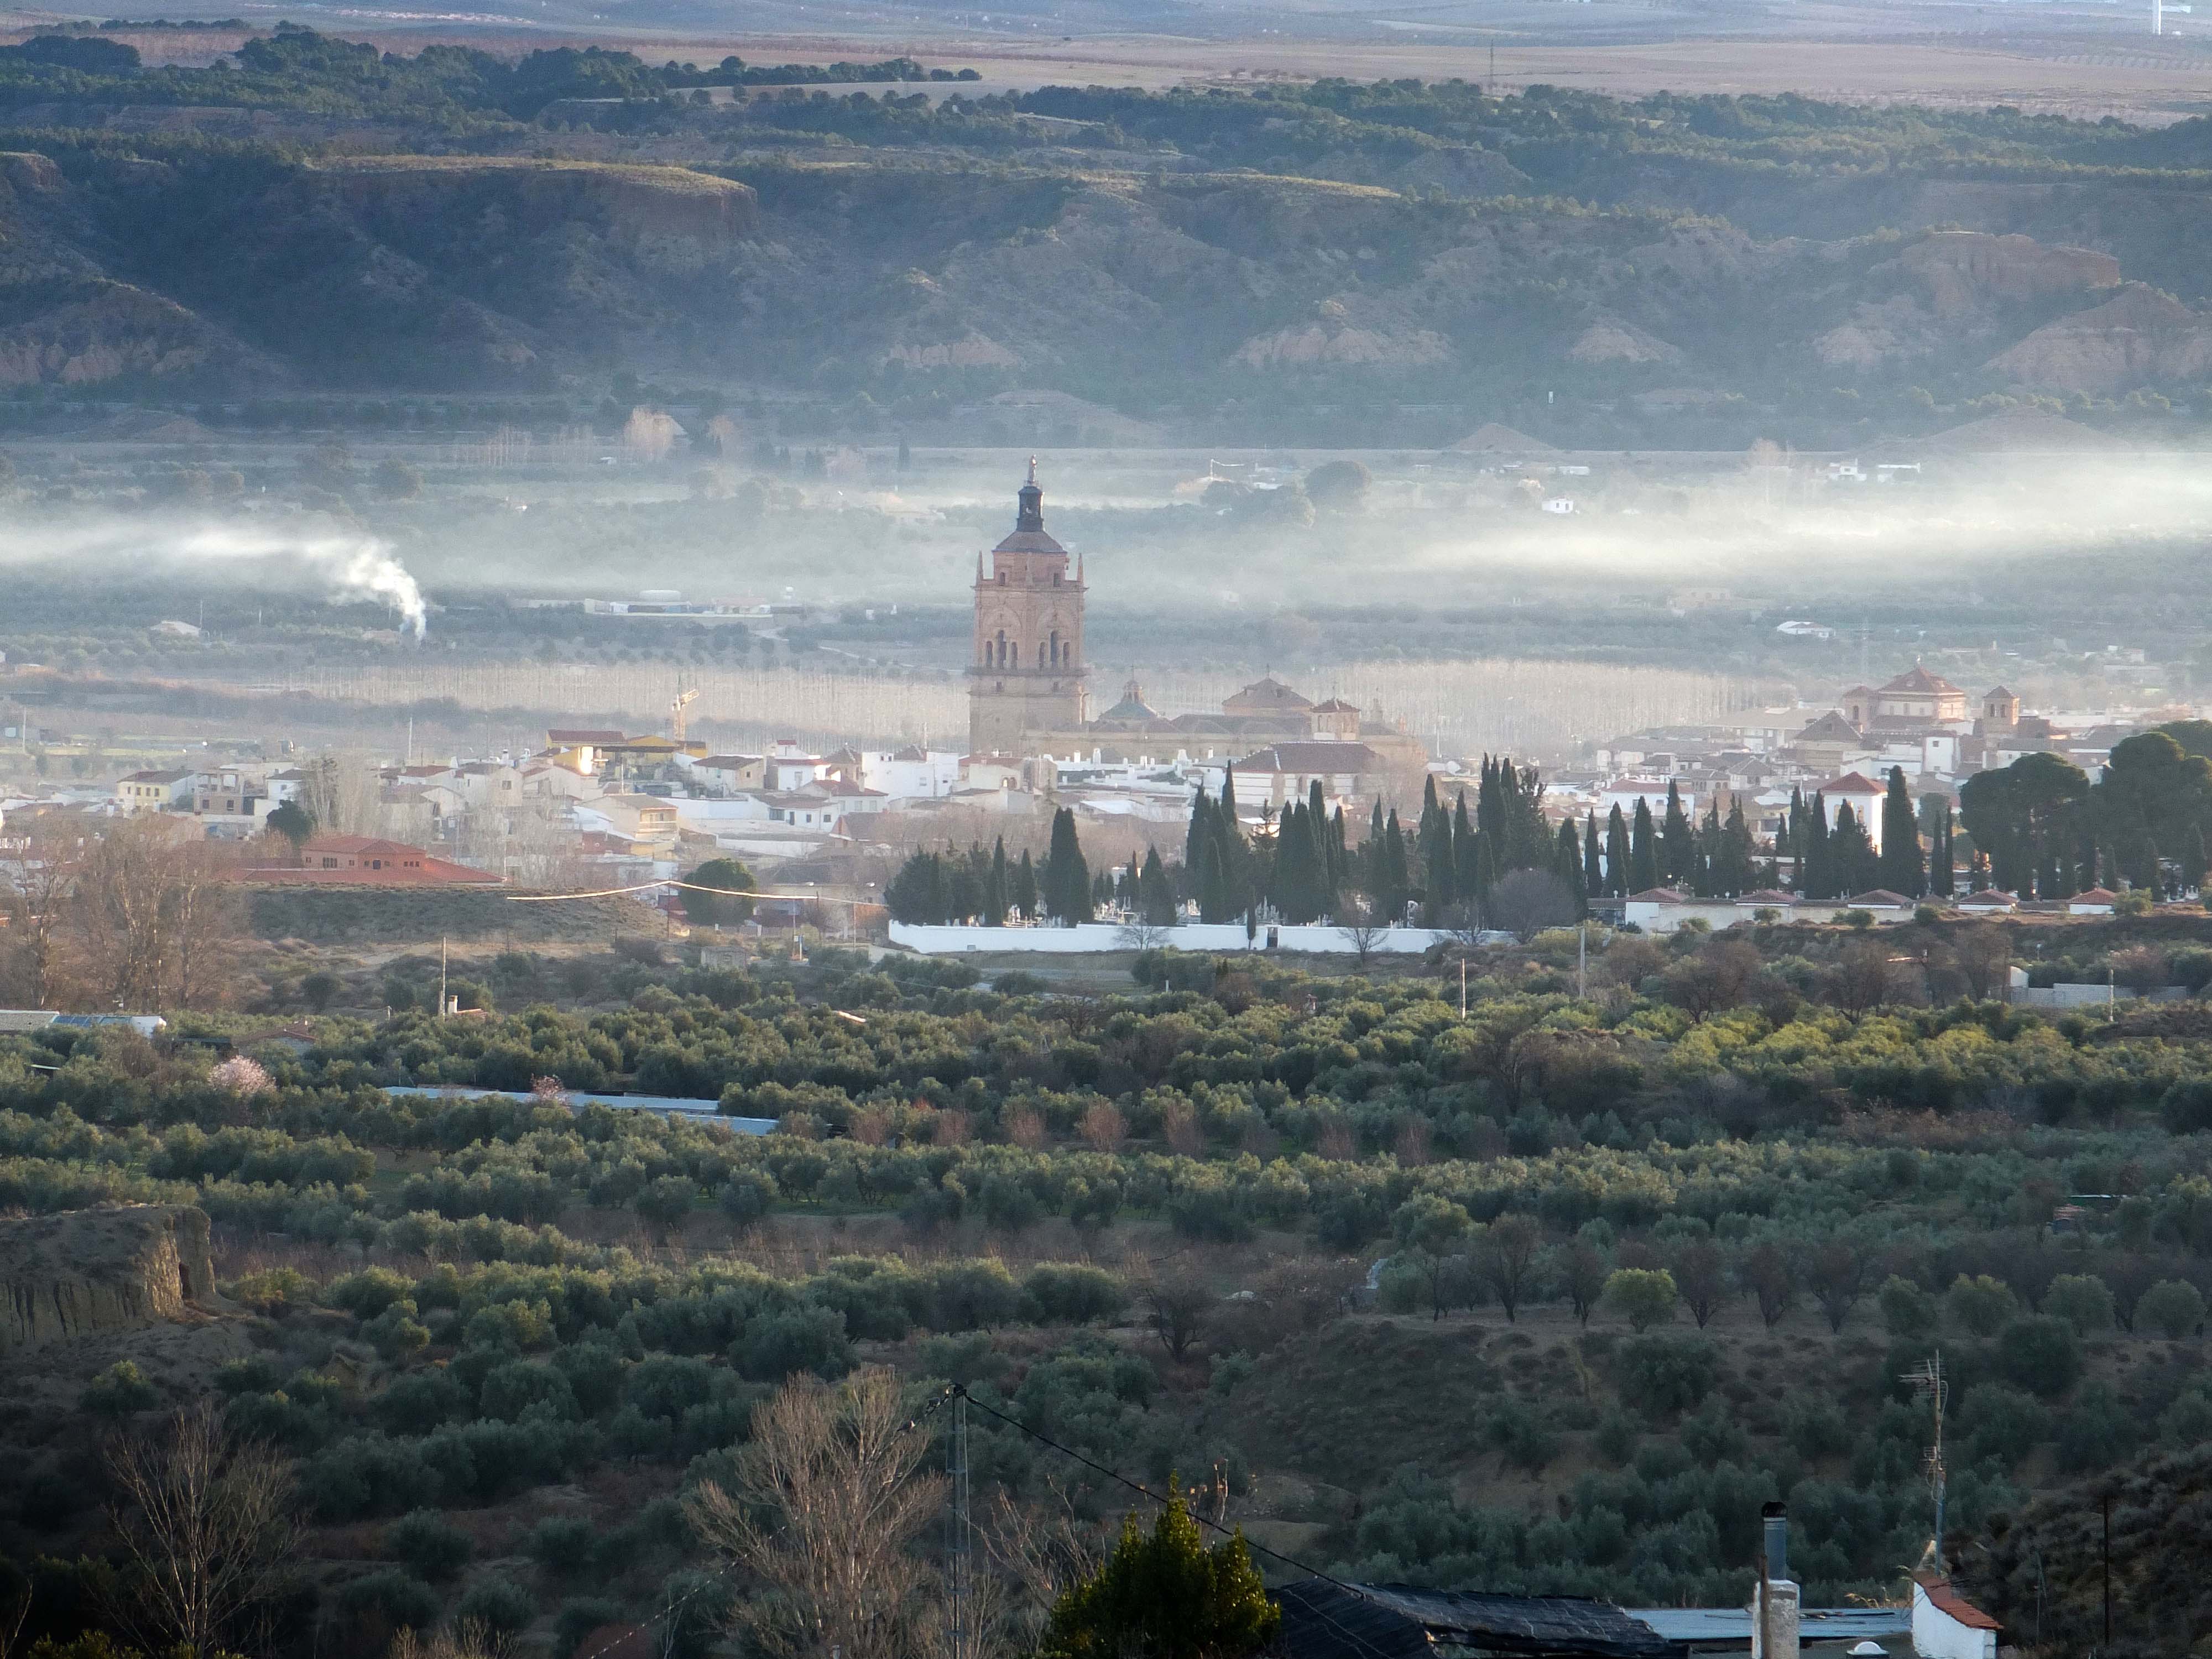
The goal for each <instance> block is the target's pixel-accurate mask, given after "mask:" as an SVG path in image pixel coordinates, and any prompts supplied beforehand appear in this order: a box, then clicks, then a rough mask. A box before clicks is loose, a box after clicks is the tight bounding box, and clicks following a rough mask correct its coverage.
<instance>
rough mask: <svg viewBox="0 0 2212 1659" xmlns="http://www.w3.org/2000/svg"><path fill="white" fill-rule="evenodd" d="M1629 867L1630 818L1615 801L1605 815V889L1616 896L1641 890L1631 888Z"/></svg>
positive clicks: (1623, 895) (1624, 895) (1620, 896)
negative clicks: (1621, 813)
mask: <svg viewBox="0 0 2212 1659" xmlns="http://www.w3.org/2000/svg"><path fill="white" fill-rule="evenodd" d="M1628 868H1629V855H1628V820H1627V819H1626V818H1624V817H1621V815H1620V802H1619V801H1615V802H1613V810H1612V811H1609V812H1607V814H1606V815H1605V890H1606V891H1607V892H1608V893H1610V894H1612V895H1613V897H1615V898H1623V897H1626V896H1627V895H1628V894H1629V893H1630V892H1631V891H1632V890H1635V889H1631V888H1630V886H1629V884H1628Z"/></svg>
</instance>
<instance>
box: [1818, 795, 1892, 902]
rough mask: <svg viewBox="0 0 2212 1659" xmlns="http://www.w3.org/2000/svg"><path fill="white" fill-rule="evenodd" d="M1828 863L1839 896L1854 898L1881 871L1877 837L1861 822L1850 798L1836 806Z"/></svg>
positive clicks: (1864, 889) (1829, 842)
mask: <svg viewBox="0 0 2212 1659" xmlns="http://www.w3.org/2000/svg"><path fill="white" fill-rule="evenodd" d="M1828 865H1829V867H1830V870H1831V872H1832V877H1833V879H1834V882H1835V887H1836V891H1835V894H1834V896H1835V897H1837V898H1850V896H1852V895H1854V894H1857V893H1863V892H1864V891H1866V890H1867V889H1868V888H1869V887H1870V886H1872V885H1873V884H1874V883H1875V879H1876V878H1877V876H1878V875H1879V873H1880V872H1879V868H1878V866H1877V865H1876V862H1875V852H1874V838H1873V837H1872V836H1869V835H1868V834H1867V832H1866V826H1865V825H1864V824H1863V823H1860V822H1859V816H1858V814H1857V812H1856V811H1852V810H1851V804H1850V802H1849V801H1845V802H1844V804H1843V805H1841V806H1838V808H1837V809H1836V827H1835V829H1834V831H1833V832H1832V834H1830V836H1828Z"/></svg>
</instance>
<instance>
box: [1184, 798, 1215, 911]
mask: <svg viewBox="0 0 2212 1659" xmlns="http://www.w3.org/2000/svg"><path fill="white" fill-rule="evenodd" d="M1212 833H1213V803H1212V800H1211V799H1208V798H1207V796H1206V786H1205V785H1204V784H1202V783H1201V784H1200V785H1199V786H1198V793H1196V794H1194V795H1193V796H1192V797H1191V798H1190V822H1189V823H1188V824H1187V825H1186V826H1185V827H1184V829H1183V832H1182V879H1183V885H1184V886H1185V887H1186V888H1187V889H1188V891H1187V892H1186V893H1185V894H1184V896H1185V897H1186V898H1197V897H1199V896H1200V893H1199V889H1198V866H1199V863H1200V858H1201V856H1202V854H1203V853H1204V851H1205V848H1206V838H1207V837H1208V836H1211V835H1212Z"/></svg>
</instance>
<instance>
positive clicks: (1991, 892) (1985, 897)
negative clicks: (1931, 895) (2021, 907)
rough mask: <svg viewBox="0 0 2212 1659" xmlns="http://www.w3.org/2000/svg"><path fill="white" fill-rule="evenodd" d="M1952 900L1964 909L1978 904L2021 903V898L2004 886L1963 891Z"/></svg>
mask: <svg viewBox="0 0 2212 1659" xmlns="http://www.w3.org/2000/svg"><path fill="white" fill-rule="evenodd" d="M1951 902H1952V903H1953V904H1954V905H1955V906H1957V907H1959V908H1962V909H1963V908H1967V907H1969V906H1972V905H1977V904H2001V905H2013V904H2017V903H2019V902H2020V899H2019V896H2017V895H2016V894H2012V893H2008V892H2006V891H2005V890H2004V889H2003V888H2002V887H1988V888H1984V889H1983V890H1982V891H1980V892H1978V893H1963V894H1961V895H1960V896H1959V897H1957V898H1955V899H1954V900H1952V901H1951Z"/></svg>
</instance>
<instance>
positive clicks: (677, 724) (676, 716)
mask: <svg viewBox="0 0 2212 1659" xmlns="http://www.w3.org/2000/svg"><path fill="white" fill-rule="evenodd" d="M698 701H699V688H698V687H697V686H696V685H691V686H687V685H683V684H678V686H677V688H676V695H675V696H672V697H671V698H670V699H669V700H668V735H669V736H670V737H671V738H675V739H676V741H677V742H678V743H682V742H683V741H684V710H685V709H687V708H690V706H691V705H692V704H693V703H695V702H698Z"/></svg>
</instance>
